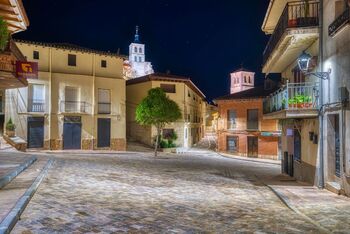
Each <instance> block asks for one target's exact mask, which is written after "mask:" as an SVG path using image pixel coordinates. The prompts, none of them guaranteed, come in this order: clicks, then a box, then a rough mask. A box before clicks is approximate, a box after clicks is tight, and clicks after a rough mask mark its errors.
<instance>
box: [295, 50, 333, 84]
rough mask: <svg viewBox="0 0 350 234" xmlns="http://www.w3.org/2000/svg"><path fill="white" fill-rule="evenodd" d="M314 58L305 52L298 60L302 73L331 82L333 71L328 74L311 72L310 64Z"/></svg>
mask: <svg viewBox="0 0 350 234" xmlns="http://www.w3.org/2000/svg"><path fill="white" fill-rule="evenodd" d="M311 59H312V56H311V55H310V54H308V53H306V52H305V51H304V52H303V53H302V54H301V55H300V56H299V58H298V66H299V69H300V71H302V72H303V73H304V74H305V75H313V76H316V77H317V78H320V79H322V80H329V76H330V74H331V72H332V71H331V69H329V70H328V72H309V69H310V62H311Z"/></svg>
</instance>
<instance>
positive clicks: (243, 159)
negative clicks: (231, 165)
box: [214, 151, 281, 166]
mask: <svg viewBox="0 0 350 234" xmlns="http://www.w3.org/2000/svg"><path fill="white" fill-rule="evenodd" d="M214 152H215V151H214ZM215 153H216V154H217V155H219V156H221V157H224V158H228V159H233V160H240V161H246V162H253V163H265V164H270V165H277V166H279V165H281V164H280V163H273V162H264V161H261V162H259V161H255V160H249V159H245V158H235V157H234V156H233V157H230V156H226V155H224V154H221V153H219V152H215Z"/></svg>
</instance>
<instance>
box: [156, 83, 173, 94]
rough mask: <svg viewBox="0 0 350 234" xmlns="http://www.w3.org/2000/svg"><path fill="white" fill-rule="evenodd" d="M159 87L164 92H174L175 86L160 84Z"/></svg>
mask: <svg viewBox="0 0 350 234" xmlns="http://www.w3.org/2000/svg"><path fill="white" fill-rule="evenodd" d="M160 88H161V89H163V91H164V92H166V93H176V86H175V85H174V84H160Z"/></svg>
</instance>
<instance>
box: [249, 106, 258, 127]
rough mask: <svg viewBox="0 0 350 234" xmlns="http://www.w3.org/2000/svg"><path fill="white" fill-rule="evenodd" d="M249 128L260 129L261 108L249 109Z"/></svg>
mask: <svg viewBox="0 0 350 234" xmlns="http://www.w3.org/2000/svg"><path fill="white" fill-rule="evenodd" d="M247 129H248V130H258V129H259V110H258V109H251V110H248V111H247Z"/></svg>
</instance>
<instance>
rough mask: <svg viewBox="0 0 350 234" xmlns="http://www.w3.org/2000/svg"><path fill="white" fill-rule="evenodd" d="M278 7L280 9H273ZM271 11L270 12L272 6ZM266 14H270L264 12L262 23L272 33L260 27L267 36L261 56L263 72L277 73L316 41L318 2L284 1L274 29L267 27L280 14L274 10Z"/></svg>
mask: <svg viewBox="0 0 350 234" xmlns="http://www.w3.org/2000/svg"><path fill="white" fill-rule="evenodd" d="M274 2H278V1H274ZM271 4H277V3H271ZM278 7H280V8H281V7H282V6H276V7H275V8H278ZM271 8H272V9H274V7H273V6H272V7H271ZM269 11H272V12H269V13H268V16H267V18H266V19H265V22H264V24H265V25H266V24H269V25H270V27H271V28H273V30H271V28H270V29H269V30H268V29H264V28H263V30H264V31H265V32H266V33H267V34H271V37H270V40H269V42H268V44H267V46H266V48H265V50H264V53H263V72H264V73H281V72H283V71H284V70H285V68H286V67H288V65H290V63H291V62H292V61H294V60H296V59H297V58H298V56H299V55H300V54H301V53H302V51H304V50H306V49H307V48H309V47H310V46H311V45H312V44H313V43H314V42H315V41H316V40H317V39H318V37H319V28H318V26H319V2H317V1H309V2H308V3H305V2H302V1H297V2H288V3H287V4H286V5H285V7H284V10H283V11H282V13H281V15H280V17H279V18H278V21H276V23H275V26H274V27H273V26H271V25H274V23H273V21H274V19H275V18H276V17H278V15H279V14H280V13H279V12H278V10H269Z"/></svg>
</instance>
